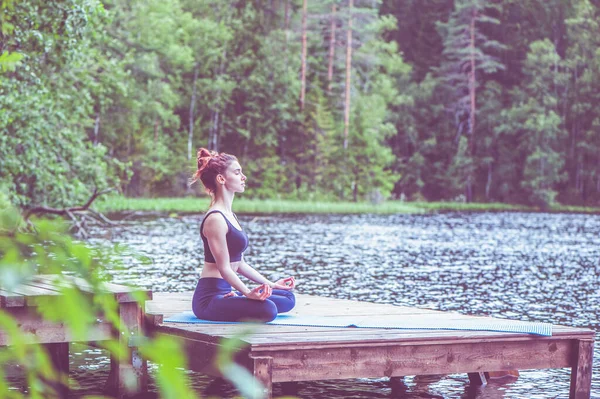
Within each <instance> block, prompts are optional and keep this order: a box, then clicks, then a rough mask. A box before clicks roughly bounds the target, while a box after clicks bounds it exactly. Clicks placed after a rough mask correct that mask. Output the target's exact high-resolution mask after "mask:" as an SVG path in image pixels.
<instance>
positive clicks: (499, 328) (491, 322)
mask: <svg viewBox="0 0 600 399" xmlns="http://www.w3.org/2000/svg"><path fill="white" fill-rule="evenodd" d="M445 316H446V317H443V316H441V315H433V316H420V315H410V316H407V317H403V316H400V315H398V316H393V317H390V316H389V315H388V316H386V317H377V316H369V317H366V318H365V317H353V318H350V317H327V316H307V315H286V314H281V315H278V316H277V317H276V318H275V320H273V321H271V322H268V323H266V324H270V325H279V326H304V327H334V328H335V327H342V328H343V327H356V328H383V329H398V330H459V331H495V332H509V333H521V334H534V335H541V336H544V337H551V336H552V324H548V323H532V322H524V321H516V320H506V319H491V318H478V317H473V318H472V319H464V318H460V319H452V318H449V317H447V316H451V315H445ZM164 321H165V322H168V323H193V324H243V323H241V322H224V321H210V320H202V319H198V318H197V317H196V316H194V314H193V313H192V312H183V313H179V314H175V315H173V316H169V317H168V318H166V319H165V320H164Z"/></svg>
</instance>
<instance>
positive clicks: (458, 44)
mask: <svg viewBox="0 0 600 399" xmlns="http://www.w3.org/2000/svg"><path fill="white" fill-rule="evenodd" d="M495 9H497V7H496V6H495V5H494V4H492V3H491V2H490V1H488V0H458V1H456V2H455V9H454V12H453V13H452V14H451V16H450V19H449V20H448V22H447V23H439V24H438V28H439V30H440V34H441V36H442V37H443V38H444V50H443V56H444V61H443V63H442V65H441V66H440V68H439V69H438V74H439V76H440V78H441V79H442V81H443V82H444V85H445V87H446V90H448V91H449V92H450V94H449V99H448V100H449V103H448V104H447V106H448V111H449V112H450V114H451V115H452V117H453V119H454V121H455V125H456V130H457V135H463V134H464V135H466V136H467V138H468V151H467V152H466V153H464V154H463V153H461V154H462V156H467V157H470V158H474V156H475V133H476V131H477V129H476V125H475V123H476V114H477V97H476V94H477V89H478V88H479V86H480V83H479V80H480V79H481V78H482V76H481V75H482V74H490V73H493V72H496V71H498V70H500V69H503V68H504V66H503V65H502V64H501V63H500V62H499V61H498V60H497V57H495V56H494V55H493V54H492V52H493V51H498V50H500V49H502V48H503V47H504V46H502V45H501V44H500V43H499V42H498V41H496V40H491V39H490V38H489V37H488V36H487V35H486V34H485V33H484V32H483V30H482V28H481V26H482V25H483V24H498V23H499V21H498V20H497V19H496V18H494V17H492V16H490V15H491V11H493V10H495ZM457 154H458V153H457ZM461 163H463V162H461ZM466 164H468V165H469V167H465V168H461V169H460V170H461V173H463V174H462V176H461V179H463V181H464V186H465V196H466V199H467V201H471V200H472V198H473V183H474V179H475V176H474V174H475V168H476V165H475V164H474V161H473V159H471V160H470V161H468V162H466Z"/></svg>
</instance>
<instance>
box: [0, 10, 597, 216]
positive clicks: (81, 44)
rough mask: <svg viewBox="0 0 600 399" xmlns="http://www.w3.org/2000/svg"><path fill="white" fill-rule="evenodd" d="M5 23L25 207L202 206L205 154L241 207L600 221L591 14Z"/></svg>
mask: <svg viewBox="0 0 600 399" xmlns="http://www.w3.org/2000/svg"><path fill="white" fill-rule="evenodd" d="M305 5H306V8H305V7H304V6H305ZM0 7H1V9H0V23H1V24H2V26H1V29H0V32H1V36H0V184H1V185H3V186H4V188H6V189H8V192H9V193H10V195H11V198H12V200H13V202H16V203H17V204H19V205H20V206H25V207H26V206H30V205H34V204H35V205H40V204H47V205H67V204H73V203H76V202H81V201H82V200H83V199H84V198H85V197H86V196H88V195H89V192H90V191H91V190H92V189H93V188H94V187H98V188H103V187H105V186H109V185H115V184H118V185H119V186H120V187H121V189H122V191H123V192H124V193H125V194H126V195H128V196H152V195H163V196H165V195H169V196H176V195H185V194H191V193H195V194H198V193H200V192H201V190H200V189H199V188H194V191H191V189H189V188H188V187H187V186H186V183H187V179H188V177H189V176H190V175H191V173H192V171H193V169H194V166H195V149H196V148H197V147H199V146H208V147H209V148H212V149H217V150H219V151H226V152H230V153H233V154H236V155H238V157H239V158H240V160H241V162H242V164H243V166H244V167H245V168H246V170H247V172H248V175H249V189H248V192H247V194H248V196H251V197H255V198H290V199H301V200H304V199H321V200H323V199H325V200H326V199H344V200H362V199H371V200H374V201H378V200H381V199H385V198H407V199H415V200H422V199H426V200H453V199H466V200H468V201H481V202H498V201H500V202H508V203H522V204H531V205H541V206H546V205H549V204H552V203H553V202H556V201H559V202H561V203H565V204H577V205H599V204H600V108H598V107H597V106H595V105H596V104H597V103H598V100H599V96H600V38H599V36H598V34H597V32H598V21H599V17H600V15H599V14H600V2H598V1H594V0H573V1H567V0H525V1H522V0H518V1H517V0H424V1H423V0H402V1H398V0H383V1H372V0H369V1H366V0H353V1H349V0H325V1H319V2H317V1H313V0H270V1H263V0H252V1H247V0H244V1H231V2H223V1H219V0H205V1H201V2H198V1H192V0H130V1H122V0H44V1H42V0H31V1H26V2H22V1H6V0H4V1H2V2H0ZM304 9H306V11H304ZM350 41H351V51H349V50H350V49H349V48H348V43H350ZM304 54H306V56H304ZM348 82H349V85H348ZM346 89H348V90H346ZM301 92H302V93H304V94H303V95H302V96H301Z"/></svg>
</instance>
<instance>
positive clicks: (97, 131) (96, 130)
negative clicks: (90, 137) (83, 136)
mask: <svg viewBox="0 0 600 399" xmlns="http://www.w3.org/2000/svg"><path fill="white" fill-rule="evenodd" d="M99 134H100V113H99V112H98V113H97V114H96V121H95V122H94V141H93V142H92V144H94V145H97V144H98V135H99Z"/></svg>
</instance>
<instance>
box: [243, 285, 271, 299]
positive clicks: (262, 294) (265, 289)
mask: <svg viewBox="0 0 600 399" xmlns="http://www.w3.org/2000/svg"><path fill="white" fill-rule="evenodd" d="M271 292H273V290H272V288H271V287H269V285H268V284H266V283H265V284H261V285H259V286H258V287H256V288H254V289H252V290H250V292H249V293H247V294H246V298H249V299H254V300H257V301H264V300H265V299H267V298H268V297H270V296H271Z"/></svg>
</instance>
